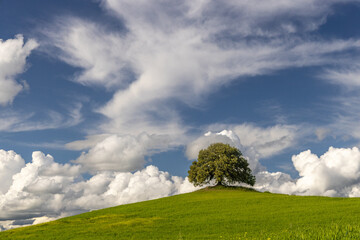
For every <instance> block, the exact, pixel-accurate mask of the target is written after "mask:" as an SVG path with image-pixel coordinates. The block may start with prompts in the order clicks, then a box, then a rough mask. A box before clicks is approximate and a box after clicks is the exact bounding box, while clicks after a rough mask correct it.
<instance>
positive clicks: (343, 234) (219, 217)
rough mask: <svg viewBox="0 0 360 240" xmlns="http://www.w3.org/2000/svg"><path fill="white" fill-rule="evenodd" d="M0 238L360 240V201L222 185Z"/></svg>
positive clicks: (2, 233) (56, 222)
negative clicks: (257, 190)
mask: <svg viewBox="0 0 360 240" xmlns="http://www.w3.org/2000/svg"><path fill="white" fill-rule="evenodd" d="M0 239H1V240H8V239H11V240H16V239H28V240H32V239H34V240H39V239H42V240H47V239H51V240H63V239H86V240H93V239H94V240H99V239H100V240H101V239H135V240H137V239H139V240H143V239H183V240H190V239H231V240H235V239H236V240H238V239H244V240H245V239H265V240H266V239H271V240H272V239H284V240H285V239H295V240H296V239H360V199H359V198H328V197H301V196H288V195H282V194H271V193H259V192H255V191H253V190H251V189H244V188H226V187H223V186H220V187H219V186H217V187H212V188H206V189H203V190H200V191H197V192H193V193H189V194H181V195H177V196H173V197H167V198H162V199H157V200H152V201H146V202H140V203H135V204H128V205H122V206H118V207H113V208H108V209H103V210H98V211H92V212H89V213H85V214H81V215H77V216H73V217H68V218H63V219H59V220H57V221H54V222H49V223H44V224H39V225H35V226H31V227H25V228H18V229H14V230H10V231H5V232H0Z"/></svg>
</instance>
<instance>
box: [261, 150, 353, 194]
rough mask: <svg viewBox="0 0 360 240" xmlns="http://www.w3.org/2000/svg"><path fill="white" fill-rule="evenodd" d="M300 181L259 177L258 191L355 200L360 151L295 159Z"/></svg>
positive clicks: (276, 175)
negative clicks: (352, 198)
mask: <svg viewBox="0 0 360 240" xmlns="http://www.w3.org/2000/svg"><path fill="white" fill-rule="evenodd" d="M292 162H293V164H294V167H295V169H296V170H297V171H298V172H299V176H300V177H299V178H298V179H291V178H290V176H289V175H286V174H283V173H269V172H266V171H264V172H261V173H259V174H258V175H257V180H258V181H257V185H256V186H255V187H256V188H257V189H259V190H270V191H273V192H279V193H286V194H297V195H322V196H341V197H354V196H359V195H358V193H359V192H358V189H359V186H360V151H359V149H358V148H357V147H353V148H334V147H330V148H329V150H328V151H327V152H326V153H324V154H323V155H322V156H320V157H318V156H317V155H315V154H313V153H311V151H310V150H307V151H304V152H301V153H300V154H298V155H294V156H293V157H292Z"/></svg>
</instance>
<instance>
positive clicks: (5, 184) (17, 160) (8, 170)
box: [0, 149, 25, 194]
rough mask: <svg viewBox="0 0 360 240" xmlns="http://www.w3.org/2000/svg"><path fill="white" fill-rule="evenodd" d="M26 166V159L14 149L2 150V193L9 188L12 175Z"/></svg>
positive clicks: (0, 177) (0, 168)
mask: <svg viewBox="0 0 360 240" xmlns="http://www.w3.org/2000/svg"><path fill="white" fill-rule="evenodd" d="M24 166H25V161H24V159H22V157H21V156H20V155H19V154H16V153H15V152H14V151H5V150H2V149H1V150H0V182H1V185H0V194H4V193H6V192H7V191H8V190H9V187H10V186H11V184H12V177H13V176H14V175H15V174H16V173H18V172H20V170H21V169H22V168H23V167H24Z"/></svg>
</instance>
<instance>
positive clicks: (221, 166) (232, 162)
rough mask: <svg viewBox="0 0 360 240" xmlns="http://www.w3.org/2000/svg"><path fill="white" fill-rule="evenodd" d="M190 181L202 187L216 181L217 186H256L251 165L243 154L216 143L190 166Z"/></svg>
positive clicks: (228, 146) (233, 148)
mask: <svg viewBox="0 0 360 240" xmlns="http://www.w3.org/2000/svg"><path fill="white" fill-rule="evenodd" d="M188 173H189V181H190V182H191V183H193V184H194V185H195V186H202V185H203V184H206V183H209V182H210V181H211V180H215V181H216V184H217V185H223V186H224V185H228V184H232V183H239V182H242V183H247V184H249V185H251V186H254V184H255V176H253V175H252V174H251V169H250V168H249V163H248V162H247V160H246V159H245V158H244V157H243V156H242V154H241V152H240V151H239V150H238V149H237V148H235V147H231V146H230V145H229V144H223V143H215V144H211V145H210V146H209V147H208V148H207V149H203V150H201V151H200V152H199V156H198V160H197V161H194V162H193V163H192V165H191V166H190V170H189V171H188Z"/></svg>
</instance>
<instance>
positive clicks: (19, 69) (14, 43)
mask: <svg viewBox="0 0 360 240" xmlns="http://www.w3.org/2000/svg"><path fill="white" fill-rule="evenodd" d="M37 47H38V43H37V42H36V41H35V40H34V39H29V40H28V41H27V42H26V43H24V38H23V36H22V35H17V36H16V37H15V38H14V39H8V40H6V41H3V40H2V39H0V105H7V104H9V103H11V102H12V101H13V100H14V98H15V96H16V95H18V94H19V92H20V91H22V90H23V89H25V88H27V84H26V83H23V84H20V83H19V82H17V81H16V80H15V77H16V76H17V75H18V74H21V73H23V72H24V71H25V67H26V58H27V57H28V56H29V55H30V53H31V51H32V50H34V49H35V48H37Z"/></svg>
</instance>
